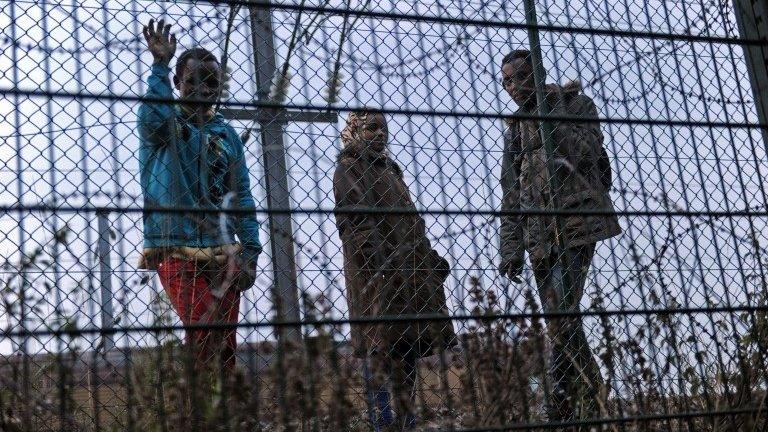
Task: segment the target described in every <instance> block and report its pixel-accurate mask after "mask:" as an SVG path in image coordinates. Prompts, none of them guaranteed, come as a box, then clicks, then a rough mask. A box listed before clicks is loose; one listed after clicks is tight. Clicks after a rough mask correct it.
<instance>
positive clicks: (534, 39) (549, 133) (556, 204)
mask: <svg viewBox="0 0 768 432" xmlns="http://www.w3.org/2000/svg"><path fill="white" fill-rule="evenodd" d="M524 4H525V23H526V24H528V25H529V26H532V27H530V28H529V29H528V42H529V44H530V51H531V60H532V62H533V80H534V83H535V85H536V102H537V104H536V105H537V111H538V112H537V114H538V115H539V116H542V117H545V116H548V115H551V114H552V107H550V106H549V103H548V102H547V92H546V88H545V85H546V80H547V72H546V70H544V62H543V56H542V54H541V41H540V40H539V30H538V28H536V26H537V25H538V20H537V18H536V3H535V0H525V2H524ZM539 124H540V125H541V127H540V131H541V141H542V143H543V144H544V149H545V151H546V153H547V168H548V170H549V188H550V189H551V192H550V193H551V197H550V201H549V203H548V204H547V207H548V208H549V209H550V210H560V209H562V208H563V207H562V205H561V204H560V197H559V191H560V182H559V179H558V178H557V176H556V175H555V173H556V166H555V163H554V155H555V139H554V138H555V137H554V131H555V125H554V124H553V123H552V121H551V120H549V119H546V118H545V119H542V120H540V123H539ZM554 218H555V221H556V223H555V226H556V227H557V231H558V233H557V235H555V244H554V248H553V251H554V253H557V254H558V255H559V261H560V265H561V269H560V270H561V271H562V277H554V280H555V283H556V284H559V285H561V286H560V287H558V290H559V292H561V293H563V294H564V295H565V296H566V297H567V296H569V295H570V293H569V292H567V291H565V290H564V289H563V288H570V284H569V281H568V279H569V277H568V274H569V273H568V271H567V270H568V269H569V268H570V267H569V265H568V262H567V254H566V253H565V251H566V249H567V248H568V245H567V244H564V243H563V239H564V238H565V237H564V231H563V227H564V225H565V224H564V223H563V217H562V216H561V215H554ZM555 267H557V266H555ZM553 270H555V269H553ZM565 301H568V300H567V298H566V299H565Z"/></svg>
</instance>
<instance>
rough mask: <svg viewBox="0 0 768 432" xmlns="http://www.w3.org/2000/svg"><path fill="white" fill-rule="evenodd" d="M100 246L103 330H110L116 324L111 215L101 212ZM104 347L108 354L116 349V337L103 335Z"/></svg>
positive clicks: (98, 249) (108, 334)
mask: <svg viewBox="0 0 768 432" xmlns="http://www.w3.org/2000/svg"><path fill="white" fill-rule="evenodd" d="M97 218H98V220H99V224H98V225H99V226H98V228H99V245H98V248H97V253H98V256H99V287H100V296H99V297H100V300H101V328H102V329H104V330H109V329H111V328H112V324H113V323H114V312H113V309H112V262H111V252H112V245H111V244H110V241H109V240H110V238H109V233H110V229H109V213H102V212H99V213H98V215H97ZM101 340H102V345H103V349H104V352H108V351H109V350H111V349H112V348H114V347H115V341H114V335H113V334H112V333H107V334H104V335H102V339H101Z"/></svg>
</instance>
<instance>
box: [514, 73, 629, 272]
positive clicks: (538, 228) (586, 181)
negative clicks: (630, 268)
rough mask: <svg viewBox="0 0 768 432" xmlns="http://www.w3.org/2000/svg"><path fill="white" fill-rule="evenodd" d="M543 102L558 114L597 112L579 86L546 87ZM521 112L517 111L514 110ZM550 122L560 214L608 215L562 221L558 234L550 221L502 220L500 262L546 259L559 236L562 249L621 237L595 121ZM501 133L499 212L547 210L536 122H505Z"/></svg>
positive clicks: (546, 180)
mask: <svg viewBox="0 0 768 432" xmlns="http://www.w3.org/2000/svg"><path fill="white" fill-rule="evenodd" d="M547 101H548V103H549V106H550V109H551V110H552V112H553V113H554V114H555V115H557V114H561V115H571V116H582V117H594V118H597V108H596V107H595V104H594V102H593V101H592V99H590V98H589V97H588V96H586V95H584V94H583V93H581V86H580V85H578V84H574V83H572V84H569V85H566V86H559V85H548V86H547ZM518 112H522V111H518ZM553 123H554V143H555V154H554V161H553V162H554V166H555V170H556V173H555V175H556V176H557V183H556V184H557V185H558V190H557V191H554V193H555V194H557V198H558V199H559V204H560V206H561V210H582V211H584V210H597V211H600V212H606V213H608V214H607V215H595V216H588V215H573V216H563V217H562V218H563V220H562V223H563V224H562V226H563V228H564V230H563V231H564V232H563V233H557V223H556V220H555V218H554V217H551V216H531V215H529V216H520V215H513V216H505V217H502V220H501V233H500V239H501V244H500V250H501V257H502V260H505V259H506V260H509V259H512V258H518V259H521V260H522V258H523V252H524V251H525V250H527V251H528V253H529V254H530V255H531V261H532V262H534V263H535V262H537V261H540V260H542V259H544V258H545V257H547V256H548V255H549V253H550V251H551V247H552V245H553V244H554V242H555V236H556V235H558V234H559V236H560V239H561V241H562V246H563V247H574V246H581V245H587V244H592V243H596V242H598V241H600V240H605V239H608V238H611V237H614V236H616V235H618V234H620V233H621V227H620V226H619V223H618V219H617V217H616V215H615V214H614V208H613V203H612V202H611V198H610V196H609V194H608V191H609V189H610V186H611V167H610V161H609V159H608V155H607V154H606V152H605V148H604V147H603V141H604V137H603V133H602V132H601V131H600V123H598V122H565V121H555V122H553ZM507 126H508V127H507V130H506V132H505V134H504V157H503V162H502V172H501V188H502V192H503V198H502V204H501V209H502V210H516V209H546V208H548V203H549V202H550V199H551V197H552V195H553V191H552V190H551V183H550V181H549V168H548V165H547V163H546V152H545V150H544V146H543V144H542V142H541V139H540V135H539V131H538V128H539V126H540V122H539V121H538V120H519V119H509V120H508V122H507Z"/></svg>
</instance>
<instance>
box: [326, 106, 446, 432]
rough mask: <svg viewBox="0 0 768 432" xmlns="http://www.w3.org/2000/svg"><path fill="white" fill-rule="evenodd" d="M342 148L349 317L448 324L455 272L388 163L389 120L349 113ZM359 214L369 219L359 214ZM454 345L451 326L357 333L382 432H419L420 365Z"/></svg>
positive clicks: (340, 204) (396, 326)
mask: <svg viewBox="0 0 768 432" xmlns="http://www.w3.org/2000/svg"><path fill="white" fill-rule="evenodd" d="M341 140H342V144H343V149H342V150H341V152H340V154H339V156H338V165H337V167H336V172H335V173H334V176H333V192H334V197H335V199H336V210H337V211H336V226H337V227H338V230H339V237H340V238H341V243H342V249H343V254H344V276H345V281H346V288H347V295H348V298H347V302H348V304H349V314H350V317H351V318H353V319H354V318H377V317H396V316H398V315H417V314H439V315H443V316H447V315H448V312H447V306H446V298H445V293H444V291H443V283H444V281H445V279H446V278H447V277H448V274H449V272H450V268H449V265H448V262H447V261H446V260H445V259H444V258H443V257H441V256H440V255H439V254H438V253H437V252H436V251H435V250H434V249H433V248H432V246H431V244H430V241H429V239H428V238H427V233H426V228H425V224H424V220H423V219H422V218H421V216H419V215H418V214H416V213H415V210H416V206H415V205H414V203H413V201H412V200H411V196H410V192H409V190H408V186H407V185H406V184H405V182H404V181H403V172H402V170H401V169H400V167H399V166H398V164H397V163H396V162H395V161H393V160H392V159H391V158H390V157H389V156H388V155H387V152H386V148H387V140H388V130H387V123H386V120H385V119H384V116H383V115H381V114H378V113H370V112H365V111H361V112H353V113H351V114H350V115H349V118H348V119H347V125H346V128H345V129H344V130H343V132H342V136H341ZM355 209H361V210H368V211H369V212H360V213H355V212H354V210H355ZM371 209H374V210H381V211H382V212H381V213H375V212H370V210H371ZM392 209H397V210H405V211H409V212H413V213H408V214H403V213H397V212H394V211H391V210H392ZM387 210H390V212H387ZM454 339H455V334H454V331H453V325H452V323H451V322H450V321H448V320H435V321H416V322H408V321H403V322H400V321H397V322H395V321H390V322H385V323H372V324H355V325H352V344H353V346H354V349H355V352H356V354H357V355H359V356H364V357H365V358H366V359H371V363H372V369H373V374H372V375H373V377H372V379H371V380H370V381H371V383H370V384H371V387H372V388H373V394H374V399H375V405H376V406H377V408H378V410H379V413H378V415H376V416H375V418H374V419H373V420H374V422H375V423H376V425H377V427H378V428H383V429H385V430H402V429H403V428H405V429H407V428H412V427H414V425H415V417H414V413H413V412H412V408H411V406H412V397H411V395H412V393H413V391H414V387H415V374H416V361H417V359H418V358H419V357H423V356H428V355H430V354H432V353H433V352H435V353H437V352H440V351H441V350H443V349H444V348H446V347H447V346H449V345H450V344H452V343H454ZM366 364H367V361H366ZM366 370H367V369H366ZM387 382H389V383H391V385H392V388H393V393H394V396H395V413H396V414H398V420H397V424H395V421H394V415H393V414H392V410H391V408H390V406H389V395H388V392H387V391H386V390H385V389H386V384H387Z"/></svg>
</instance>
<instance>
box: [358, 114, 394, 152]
mask: <svg viewBox="0 0 768 432" xmlns="http://www.w3.org/2000/svg"><path fill="white" fill-rule="evenodd" d="M361 127H362V131H360V138H361V139H362V140H363V142H364V143H365V144H367V145H368V146H370V148H371V149H372V150H374V151H377V152H381V151H384V148H386V146H387V141H388V140H389V130H388V129H387V121H386V120H385V119H384V116H383V115H382V114H379V113H376V114H371V115H369V116H367V120H366V122H365V123H364V124H362V125H361Z"/></svg>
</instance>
